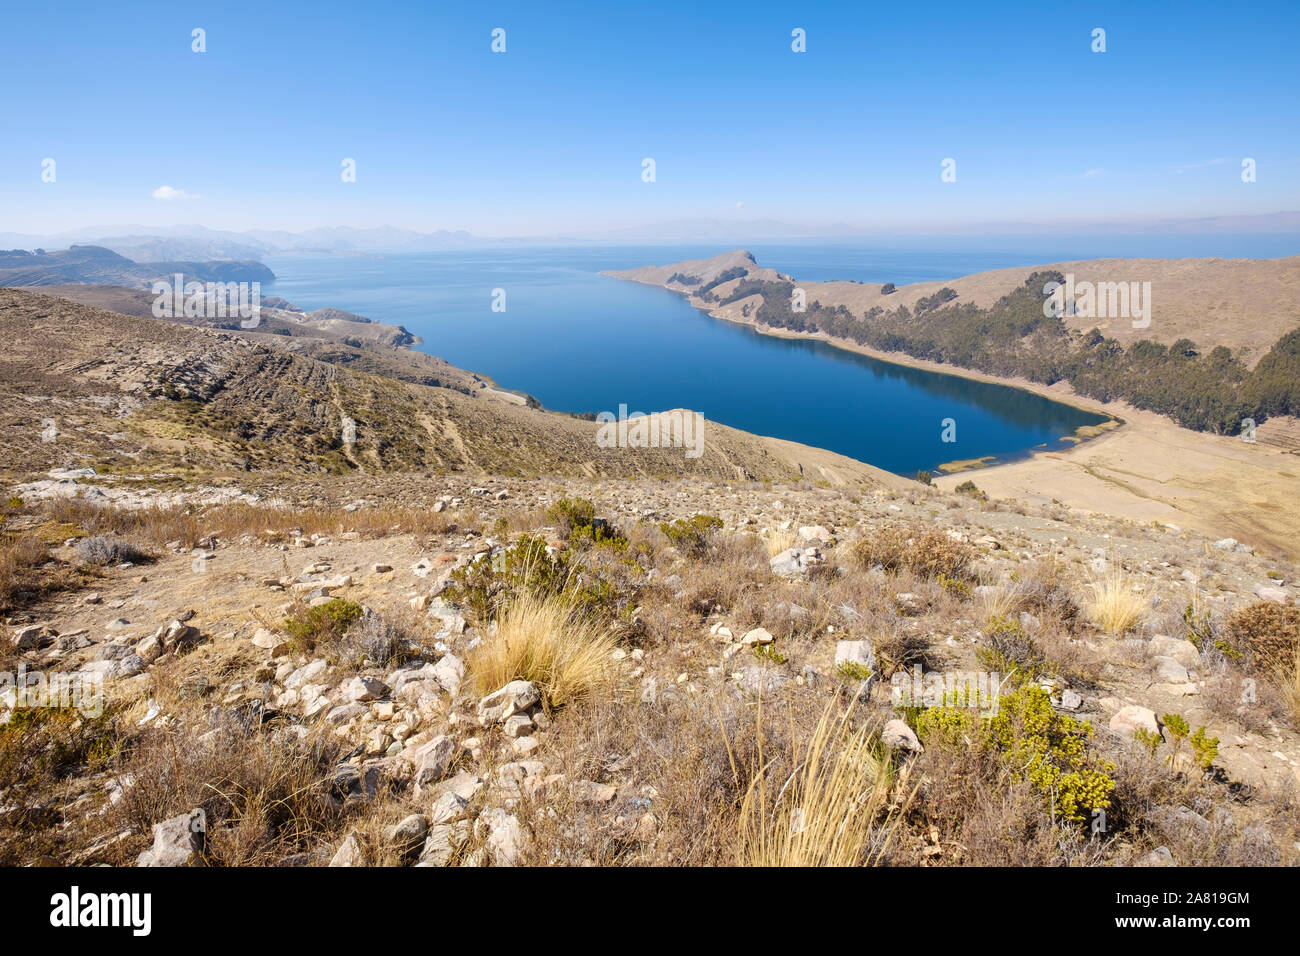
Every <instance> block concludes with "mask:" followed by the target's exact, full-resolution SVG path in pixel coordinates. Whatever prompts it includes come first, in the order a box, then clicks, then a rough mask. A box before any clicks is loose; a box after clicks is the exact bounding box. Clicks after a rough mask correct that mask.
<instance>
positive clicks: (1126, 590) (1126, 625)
mask: <svg viewBox="0 0 1300 956" xmlns="http://www.w3.org/2000/svg"><path fill="white" fill-rule="evenodd" d="M1089 588H1090V590H1091V591H1092V597H1091V599H1089V600H1088V602H1087V604H1086V609H1087V613H1088V617H1089V618H1090V619H1091V620H1092V622H1093V623H1094V624H1096V625H1097V626H1098V627H1099V628H1101V629H1102V631H1104V632H1105V633H1107V634H1126V633H1128V632H1129V631H1131V630H1133V629H1134V628H1135V627H1137V626H1138V624H1140V623H1141V622H1142V615H1143V614H1144V613H1145V612H1146V611H1147V607H1148V603H1147V599H1146V598H1145V597H1143V596H1142V595H1140V594H1137V593H1136V592H1134V591H1133V589H1132V588H1131V587H1129V584H1128V582H1127V581H1126V580H1125V579H1124V576H1123V575H1122V574H1119V573H1118V572H1112V573H1111V574H1108V575H1106V577H1105V578H1104V579H1103V580H1101V581H1094V582H1093V583H1092V584H1091V585H1089Z"/></svg>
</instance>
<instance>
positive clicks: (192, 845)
mask: <svg viewBox="0 0 1300 956" xmlns="http://www.w3.org/2000/svg"><path fill="white" fill-rule="evenodd" d="M206 822H207V821H206V817H205V815H204V813H203V811H202V810H199V809H195V810H191V811H190V812H189V813H182V814H180V815H178V816H174V817H171V818H169V819H167V820H164V821H163V822H162V823H155V824H154V825H153V846H151V847H150V848H149V849H147V850H145V851H144V852H143V853H141V854H140V856H139V857H138V858H137V860H136V865H137V866H192V865H193V864H194V863H196V862H198V857H199V855H200V854H201V853H202V852H203V842H204V835H205V830H206V828H207V827H206Z"/></svg>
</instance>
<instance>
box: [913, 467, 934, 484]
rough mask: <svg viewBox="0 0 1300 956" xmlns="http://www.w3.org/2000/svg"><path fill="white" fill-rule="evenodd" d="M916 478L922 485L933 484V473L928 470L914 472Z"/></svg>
mask: <svg viewBox="0 0 1300 956" xmlns="http://www.w3.org/2000/svg"><path fill="white" fill-rule="evenodd" d="M916 480H917V481H919V482H920V483H921V484H923V485H933V484H934V475H933V474H932V473H930V472H928V471H925V470H922V471H918V472H917V473H916Z"/></svg>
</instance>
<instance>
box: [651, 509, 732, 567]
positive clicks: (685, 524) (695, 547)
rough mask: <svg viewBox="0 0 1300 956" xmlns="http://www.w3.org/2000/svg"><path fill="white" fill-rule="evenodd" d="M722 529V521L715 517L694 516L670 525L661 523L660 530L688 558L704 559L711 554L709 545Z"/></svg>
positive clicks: (679, 519)
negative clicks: (715, 534) (716, 533)
mask: <svg viewBox="0 0 1300 956" xmlns="http://www.w3.org/2000/svg"><path fill="white" fill-rule="evenodd" d="M721 528H722V519H721V518H715V517H714V516H713V515H694V516H693V517H690V518H678V519H677V520H676V521H674V522H672V523H671V524H669V523H668V522H667V521H663V522H660V524H659V530H660V531H662V532H663V533H664V534H665V535H667V536H668V540H669V541H670V542H672V545H673V547H675V548H676V549H677V550H678V551H680V552H681V553H682V554H684V555H686V556H687V557H688V558H702V557H704V556H705V555H706V554H708V553H709V545H710V544H711V543H712V541H713V535H714V533H715V532H717V531H719V530H720V529H721Z"/></svg>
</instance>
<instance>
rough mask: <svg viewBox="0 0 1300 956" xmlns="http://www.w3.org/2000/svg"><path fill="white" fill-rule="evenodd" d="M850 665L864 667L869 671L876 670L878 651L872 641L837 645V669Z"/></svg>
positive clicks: (845, 642) (846, 642) (848, 642)
mask: <svg viewBox="0 0 1300 956" xmlns="http://www.w3.org/2000/svg"><path fill="white" fill-rule="evenodd" d="M845 664H850V665H857V666H858V667H864V668H866V669H867V670H869V671H874V670H875V669H876V649H875V647H874V646H873V645H872V643H871V641H870V640H861V641H838V642H836V644H835V668H836V670H838V669H839V668H840V667H841V666H842V665H845Z"/></svg>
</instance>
